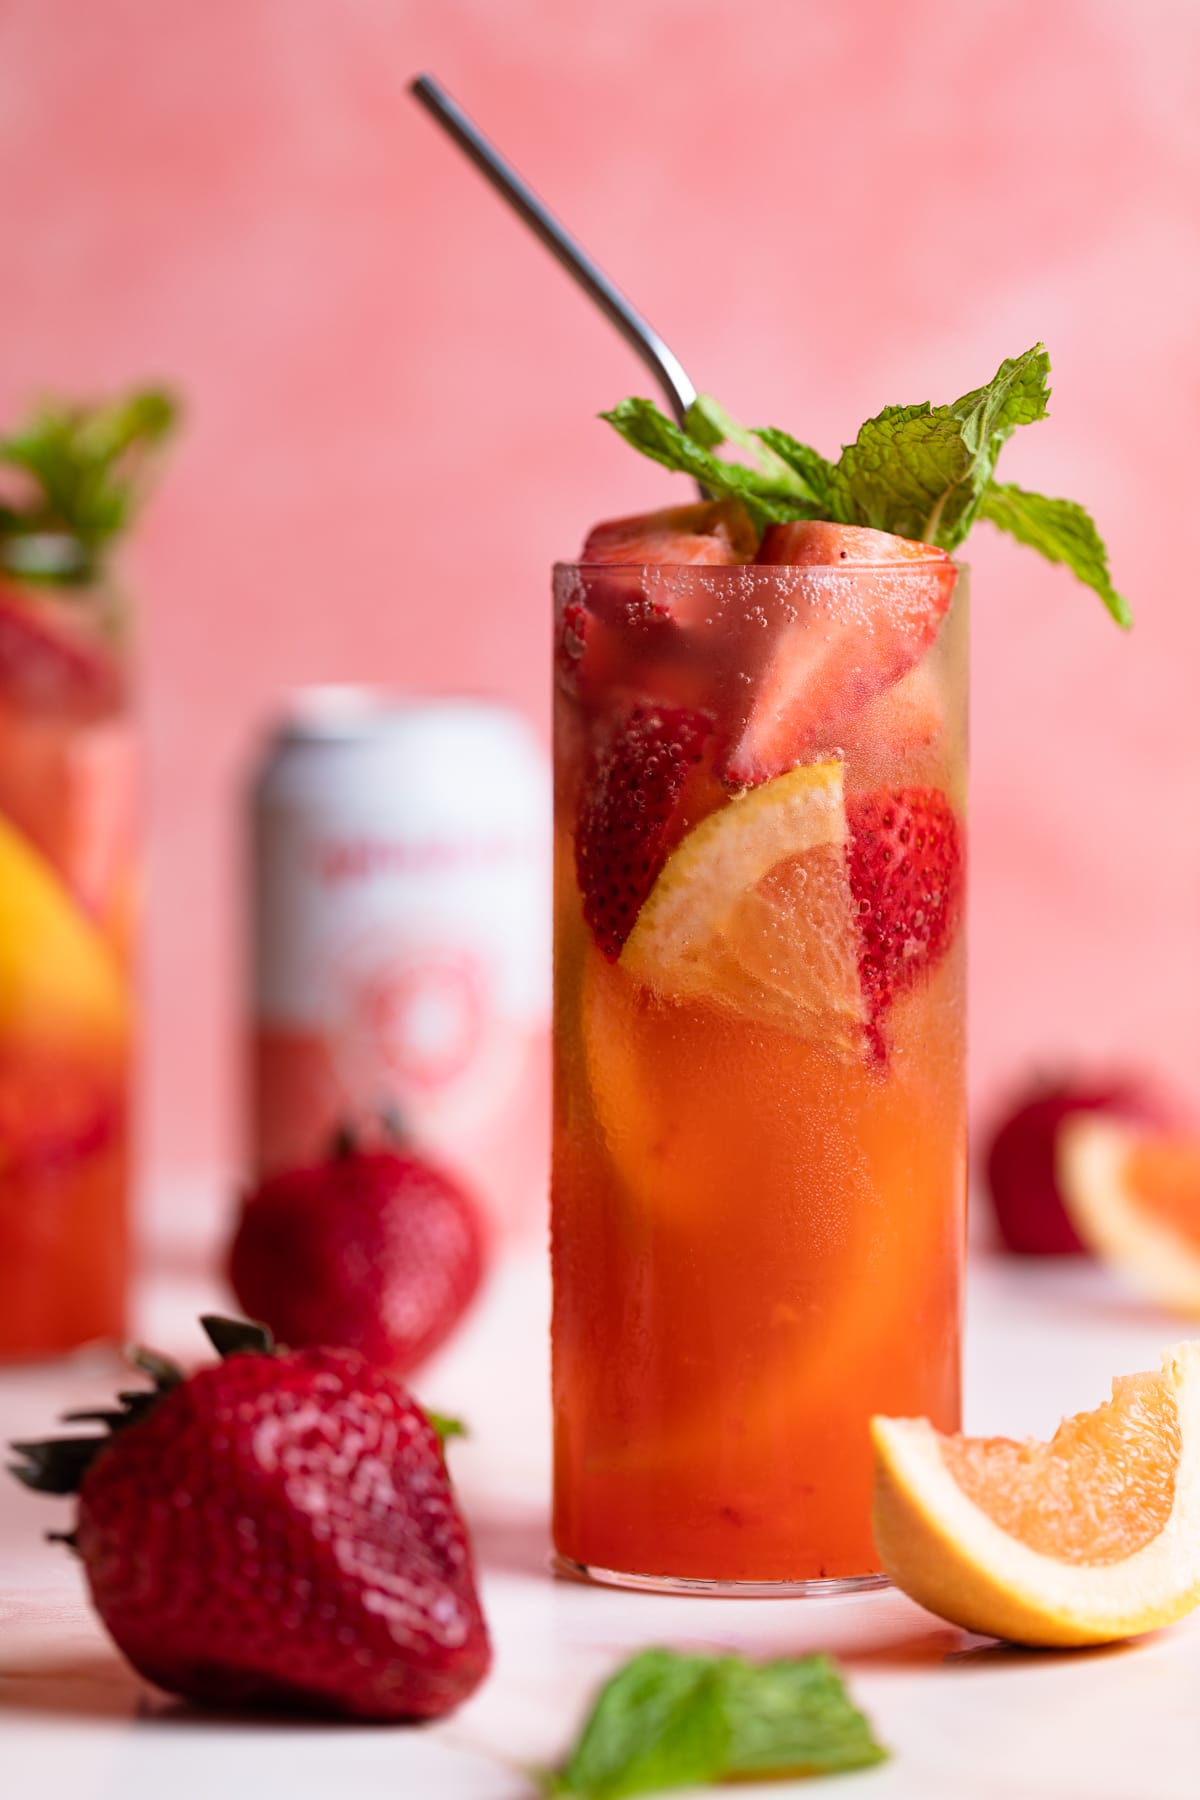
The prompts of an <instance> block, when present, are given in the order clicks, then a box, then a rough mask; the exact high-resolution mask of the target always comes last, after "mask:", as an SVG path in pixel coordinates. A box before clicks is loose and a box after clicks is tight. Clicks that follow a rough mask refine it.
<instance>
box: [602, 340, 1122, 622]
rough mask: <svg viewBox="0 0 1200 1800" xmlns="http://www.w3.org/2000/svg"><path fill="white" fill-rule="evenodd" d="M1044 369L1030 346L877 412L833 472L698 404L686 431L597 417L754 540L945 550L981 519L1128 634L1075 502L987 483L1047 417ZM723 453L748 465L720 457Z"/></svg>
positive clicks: (631, 406)
mask: <svg viewBox="0 0 1200 1800" xmlns="http://www.w3.org/2000/svg"><path fill="white" fill-rule="evenodd" d="M1049 377H1050V359H1049V357H1048V356H1047V354H1046V350H1045V347H1044V345H1042V344H1035V345H1034V346H1033V348H1032V349H1031V350H1027V351H1026V352H1025V353H1024V355H1023V356H1015V357H1010V358H1008V359H1007V360H1006V361H1005V362H1002V363H1001V364H1000V367H999V368H998V369H997V371H996V373H995V375H994V376H993V377H992V379H991V381H989V382H988V383H987V385H986V386H985V387H981V388H973V389H972V390H971V392H970V393H968V394H964V395H963V396H962V397H961V399H958V400H955V401H953V402H952V403H951V404H949V405H947V406H932V405H930V404H929V402H925V403H923V404H921V405H919V406H886V407H885V408H884V409H883V411H882V412H881V413H878V414H876V416H875V417H874V418H873V419H868V420H867V422H866V423H865V425H863V426H862V427H861V429H860V431H859V433H858V435H857V437H856V438H855V440H854V442H853V443H852V444H847V445H845V446H844V448H843V450H842V453H841V456H840V457H839V459H838V461H837V462H836V463H831V462H829V461H828V460H827V459H826V458H825V457H823V456H822V455H821V454H820V453H819V451H816V450H813V449H811V448H810V446H809V445H807V444H803V443H801V442H800V441H799V440H798V439H796V438H794V437H792V436H790V435H789V433H787V432H786V431H781V430H779V429H778V427H775V426H766V427H763V428H761V429H759V430H753V431H751V430H747V428H746V427H745V426H742V425H739V424H737V422H736V421H735V420H733V419H731V418H730V416H729V414H728V413H727V412H726V411H725V410H724V408H723V407H721V406H719V405H718V404H717V402H716V401H715V400H712V399H710V398H709V397H708V396H707V395H702V396H701V397H700V398H699V399H698V400H697V401H696V402H695V403H694V404H693V406H692V407H691V408H690V409H689V411H688V415H687V420H686V424H685V426H684V428H682V429H681V428H680V427H679V426H677V425H675V424H674V423H673V422H672V421H671V420H670V419H668V418H666V417H665V416H664V415H663V414H662V413H661V412H660V411H659V410H658V408H657V407H656V406H655V405H654V404H653V402H652V401H650V400H637V399H633V400H622V401H621V403H620V405H619V406H616V407H614V408H613V410H612V411H611V412H606V413H602V414H601V415H600V416H601V418H604V419H607V420H608V422H609V424H611V425H613V426H614V427H615V428H616V430H617V431H619V432H620V434H621V436H622V437H623V438H624V439H625V440H626V442H627V443H630V444H632V445H633V447H634V449H636V450H640V451H641V453H642V454H643V455H644V456H650V457H652V458H653V459H654V460H655V462H659V463H662V464H663V465H664V466H665V467H667V468H669V469H677V470H679V471H681V472H682V473H684V474H687V475H690V476H692V477H693V479H695V480H697V481H699V482H701V483H702V484H703V485H704V486H705V487H706V488H708V489H709V491H710V492H712V493H714V494H723V495H725V494H727V495H734V496H736V497H737V498H738V499H739V500H741V501H742V503H743V505H744V506H745V507H746V510H747V512H748V513H749V514H750V517H751V519H752V520H753V521H754V524H755V527H756V529H758V530H759V531H760V532H761V531H762V530H764V529H765V528H766V526H768V525H772V524H782V523H785V522H787V521H789V520H794V519H830V520H832V521H833V522H834V523H836V524H841V525H869V526H873V527H874V528H875V529H876V530H879V531H890V532H894V533H895V534H896V535H897V536H898V537H906V538H916V539H921V540H924V541H925V542H927V543H931V544H937V545H938V546H939V547H940V548H941V549H943V550H948V551H953V550H956V549H957V548H958V546H959V545H960V544H961V543H962V542H963V540H964V539H965V538H966V536H967V534H968V532H969V531H970V530H971V528H972V526H973V525H974V523H975V521H976V519H979V518H984V519H987V520H989V521H990V523H992V524H993V525H996V526H997V527H998V528H999V529H1000V530H1001V531H1007V532H1009V533H1010V534H1011V535H1012V536H1013V537H1015V538H1017V539H1018V540H1019V541H1020V542H1021V543H1023V544H1028V545H1029V546H1030V547H1031V548H1033V549H1035V550H1039V551H1040V552H1041V553H1042V555H1043V556H1046V557H1048V558H1049V559H1050V561H1052V562H1062V563H1066V564H1067V566H1068V567H1069V568H1070V569H1071V570H1072V571H1073V572H1074V573H1075V575H1077V576H1078V578H1079V580H1080V581H1082V582H1084V583H1085V584H1086V585H1087V586H1088V587H1090V588H1093V589H1094V590H1095V591H1096V593H1098V594H1099V596H1100V598H1101V599H1102V600H1103V602H1104V604H1105V606H1106V607H1107V608H1108V610H1109V612H1110V613H1111V614H1112V616H1113V618H1114V619H1115V620H1116V621H1117V623H1118V624H1119V625H1123V626H1128V625H1129V624H1131V623H1132V618H1131V615H1130V612H1129V608H1128V606H1127V605H1126V603H1125V601H1124V600H1123V599H1122V597H1121V595H1120V594H1119V593H1118V592H1117V591H1116V589H1115V588H1114V586H1113V584H1112V580H1111V578H1110V576H1109V570H1108V558H1107V553H1106V551H1105V548H1104V543H1103V540H1102V539H1101V537H1100V534H1099V532H1098V531H1097V530H1096V527H1095V524H1094V523H1093V521H1092V519H1091V518H1090V516H1089V515H1088V513H1087V512H1086V511H1085V510H1084V508H1083V507H1082V506H1079V505H1078V504H1077V503H1076V502H1075V501H1073V500H1054V499H1050V498H1048V497H1046V496H1045V495H1042V494H1032V493H1028V492H1026V491H1025V490H1024V489H1022V488H1015V487H1005V486H1002V485H1000V484H998V483H997V482H996V480H995V468H996V459H997V457H998V456H999V454H1000V451H1001V449H1002V448H1003V446H1004V444H1005V443H1006V442H1007V440H1008V439H1009V438H1010V437H1011V436H1012V434H1013V432H1014V431H1015V430H1016V429H1017V427H1018V426H1019V425H1032V424H1034V423H1036V421H1037V420H1039V419H1044V418H1045V416H1046V411H1047V406H1048V403H1049V399H1050V381H1049ZM722 445H725V446H732V447H733V448H734V449H736V450H739V451H741V452H742V453H743V455H746V456H748V457H749V459H750V460H749V463H748V464H747V463H746V462H742V461H736V460H733V459H732V458H731V457H729V456H718V455H717V454H716V451H717V450H718V449H719V448H720V447H721V446H722Z"/></svg>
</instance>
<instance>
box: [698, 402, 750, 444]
mask: <svg viewBox="0 0 1200 1800" xmlns="http://www.w3.org/2000/svg"><path fill="white" fill-rule="evenodd" d="M683 428H684V430H685V431H686V432H687V434H688V436H689V437H690V438H693V439H694V440H695V442H696V443H697V444H699V445H700V447H701V449H702V450H719V449H720V447H721V445H722V444H736V443H738V442H740V440H741V439H742V438H743V437H748V436H749V435H750V434H749V433H748V432H747V431H746V428H745V426H744V425H739V424H738V422H737V420H736V419H735V418H734V417H733V415H732V414H731V413H727V412H726V411H725V408H724V407H723V406H722V405H721V403H720V401H719V400H714V399H713V397H712V395H711V394H697V395H696V398H695V399H694V400H693V401H692V404H691V405H690V406H689V407H688V409H687V416H686V418H685V419H684V421H683Z"/></svg>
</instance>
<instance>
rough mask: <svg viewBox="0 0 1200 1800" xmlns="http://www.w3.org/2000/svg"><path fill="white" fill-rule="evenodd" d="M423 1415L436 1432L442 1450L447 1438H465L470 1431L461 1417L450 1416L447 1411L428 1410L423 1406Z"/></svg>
mask: <svg viewBox="0 0 1200 1800" xmlns="http://www.w3.org/2000/svg"><path fill="white" fill-rule="evenodd" d="M425 1417H426V1418H427V1419H428V1420H429V1423H430V1424H431V1425H432V1426H433V1429H434V1430H435V1431H436V1433H437V1437H438V1442H439V1444H440V1445H441V1446H442V1449H443V1450H444V1449H445V1448H446V1443H447V1440H448V1439H449V1438H465V1437H469V1436H470V1433H469V1431H468V1430H467V1428H466V1426H465V1425H464V1424H463V1422H462V1420H461V1419H455V1418H452V1417H451V1415H450V1414H449V1413H439V1412H430V1410H429V1408H428V1407H426V1408H425Z"/></svg>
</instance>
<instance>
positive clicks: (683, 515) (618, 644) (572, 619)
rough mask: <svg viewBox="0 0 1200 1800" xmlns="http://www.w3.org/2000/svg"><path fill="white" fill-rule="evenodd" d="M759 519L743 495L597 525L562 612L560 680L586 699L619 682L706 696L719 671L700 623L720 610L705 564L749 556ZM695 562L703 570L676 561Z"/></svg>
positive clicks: (697, 698)
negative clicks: (697, 638)
mask: <svg viewBox="0 0 1200 1800" xmlns="http://www.w3.org/2000/svg"><path fill="white" fill-rule="evenodd" d="M756 541H757V540H756V536H755V531H754V527H753V525H752V524H751V522H750V519H749V516H748V514H747V513H746V510H745V508H744V507H743V506H742V505H741V503H740V501H737V500H705V501H700V502H698V503H697V504H696V505H694V506H672V507H667V508H665V509H663V510H662V511H660V512H654V513H642V514H638V515H637V516H636V517H633V518H628V519H613V520H610V521H608V522H607V523H605V524H602V525H597V526H596V527H595V528H594V529H593V530H592V531H591V532H590V533H589V535H588V538H587V541H586V543H585V544H584V546H583V549H582V551H581V552H580V558H579V565H580V566H579V569H578V571H577V572H576V574H575V575H574V577H573V580H574V582H575V591H574V593H573V594H571V596H570V597H569V598H568V599H567V601H566V604H565V605H563V606H562V608H561V610H560V613H559V625H558V637H557V642H556V647H555V663H556V668H557V672H558V677H559V680H560V682H562V684H563V685H564V686H565V687H566V689H567V691H568V692H569V693H573V694H575V695H577V696H578V697H579V698H580V699H582V700H583V701H584V702H585V703H589V702H592V701H600V700H602V699H603V696H604V695H605V693H606V692H608V691H610V690H611V689H612V688H613V687H614V686H616V687H625V688H627V689H629V690H630V691H631V692H635V693H636V692H638V691H639V690H641V691H644V692H646V693H647V694H648V695H653V696H655V697H657V698H662V699H665V700H667V701H668V702H669V703H671V704H675V705H680V706H703V705H705V704H706V702H707V700H708V698H709V695H710V692H711V689H712V686H713V682H712V672H711V670H710V669H708V668H706V667H705V666H704V665H703V658H702V657H701V656H699V655H698V654H697V649H696V646H695V644H694V643H693V641H692V635H693V634H692V632H691V629H690V628H691V627H693V626H696V625H699V624H701V623H702V621H703V620H704V619H705V618H707V617H708V616H709V615H710V614H711V613H712V612H713V611H714V595H713V592H712V588H711V584H710V583H706V582H705V580H704V579H703V571H704V570H706V569H711V568H729V567H734V566H737V565H739V564H742V563H746V562H749V561H750V560H751V558H752V557H753V555H754V547H755V543H756ZM676 570H684V571H690V570H695V571H696V572H697V573H696V575H695V576H691V575H689V574H687V573H685V574H684V575H682V576H677V575H676V574H675V573H674V571H676Z"/></svg>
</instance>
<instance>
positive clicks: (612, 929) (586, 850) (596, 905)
mask: <svg viewBox="0 0 1200 1800" xmlns="http://www.w3.org/2000/svg"><path fill="white" fill-rule="evenodd" d="M711 730H712V719H711V718H710V717H709V716H708V715H707V714H705V713H701V712H695V711H693V710H691V709H690V708H687V707H655V706H635V707H634V708H633V709H632V710H631V711H630V712H629V713H627V714H626V715H625V717H624V718H622V719H620V720H619V721H618V722H617V724H616V726H615V727H614V728H613V730H612V732H611V733H610V735H609V736H608V737H607V739H606V740H605V741H604V742H602V743H601V745H600V746H599V747H598V749H597V750H596V751H595V753H594V754H593V756H592V760H591V766H590V768H589V770H588V773H587V777H586V780H585V786H584V794H583V800H582V803H581V805H580V809H579V820H578V823H577V825H576V829H575V869H576V875H577V877H578V881H579V891H580V893H581V894H582V896H583V914H584V918H585V919H586V920H587V922H588V924H589V925H590V926H591V928H592V935H593V936H594V938H595V940H596V942H597V944H598V945H599V946H600V949H601V950H602V951H603V952H604V955H605V956H606V957H607V958H608V960H609V961H610V962H615V961H616V959H617V957H618V956H619V955H620V953H621V946H622V944H623V943H624V942H625V939H626V938H627V937H628V936H629V933H630V931H631V930H632V929H633V924H634V921H635V919H636V918H637V915H638V912H639V910H640V908H641V905H642V902H643V901H644V900H645V898H646V896H647V894H648V893H649V892H650V890H651V888H652V887H653V886H654V883H655V881H656V879H657V877H658V874H659V871H660V870H661V868H662V866H663V864H664V863H665V861H666V859H667V856H668V854H669V853H670V851H671V850H672V849H673V848H674V846H675V844H676V843H677V842H678V840H679V838H680V836H681V835H682V816H683V811H684V809H683V808H682V806H681V804H680V802H681V799H682V797H683V794H684V789H685V786H686V785H687V782H688V777H689V775H690V774H691V773H692V772H693V770H695V769H696V768H697V767H698V766H699V765H700V763H701V762H702V760H703V755H704V747H705V744H706V742H707V740H708V737H709V733H710V732H711Z"/></svg>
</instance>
